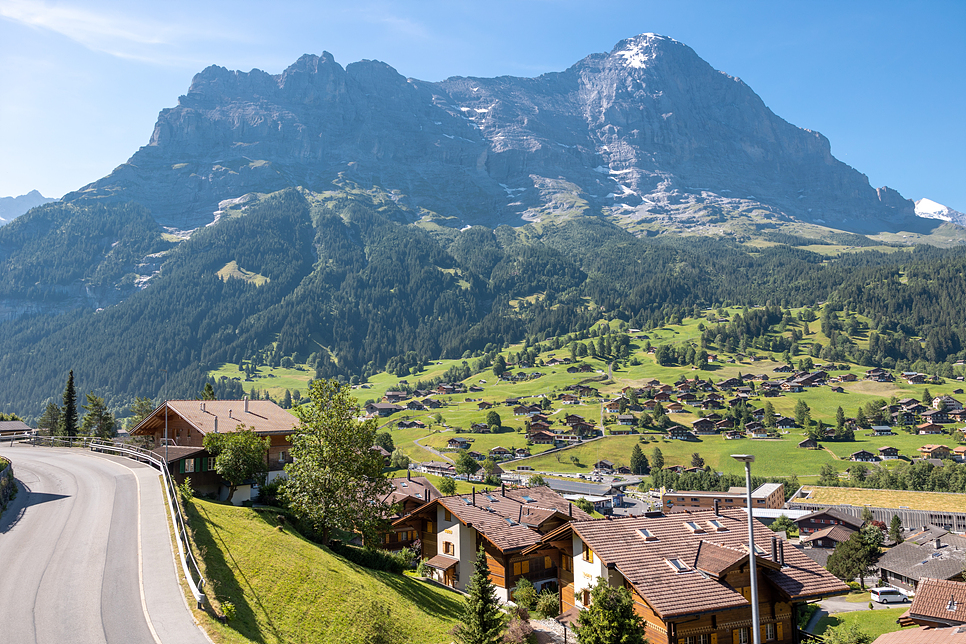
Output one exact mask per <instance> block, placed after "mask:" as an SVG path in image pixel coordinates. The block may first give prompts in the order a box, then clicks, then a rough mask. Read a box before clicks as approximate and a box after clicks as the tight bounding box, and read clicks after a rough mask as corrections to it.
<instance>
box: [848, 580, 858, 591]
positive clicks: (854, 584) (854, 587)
mask: <svg viewBox="0 0 966 644" xmlns="http://www.w3.org/2000/svg"><path fill="white" fill-rule="evenodd" d="M845 583H846V584H848V586H849V590H859V589H860V588H861V586H860V585H859V582H857V581H847V582H845Z"/></svg>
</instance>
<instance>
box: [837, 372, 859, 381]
mask: <svg viewBox="0 0 966 644" xmlns="http://www.w3.org/2000/svg"><path fill="white" fill-rule="evenodd" d="M858 379H859V377H858V376H856V375H855V374H854V373H843V374H842V375H841V376H839V382H855V381H856V380H858Z"/></svg>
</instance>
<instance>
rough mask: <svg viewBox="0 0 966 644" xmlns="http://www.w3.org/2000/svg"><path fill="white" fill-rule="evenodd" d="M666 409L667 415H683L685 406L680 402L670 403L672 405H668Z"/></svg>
mask: <svg viewBox="0 0 966 644" xmlns="http://www.w3.org/2000/svg"><path fill="white" fill-rule="evenodd" d="M665 409H666V410H667V413H669V414H683V413H684V405H682V404H681V403H679V402H670V403H668V404H667V407H665Z"/></svg>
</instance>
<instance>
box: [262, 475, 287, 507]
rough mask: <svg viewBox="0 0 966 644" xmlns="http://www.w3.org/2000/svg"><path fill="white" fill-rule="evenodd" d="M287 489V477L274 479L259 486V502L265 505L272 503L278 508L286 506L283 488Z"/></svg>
mask: <svg viewBox="0 0 966 644" xmlns="http://www.w3.org/2000/svg"><path fill="white" fill-rule="evenodd" d="M284 489H285V477H282V476H280V477H278V478H275V479H272V480H271V481H269V482H268V483H266V484H265V485H262V486H260V487H259V488H258V502H259V503H261V504H263V505H271V506H274V507H277V508H284V507H285V502H284V501H283V498H284V497H283V494H282V492H283V490H284Z"/></svg>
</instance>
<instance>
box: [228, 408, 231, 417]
mask: <svg viewBox="0 0 966 644" xmlns="http://www.w3.org/2000/svg"><path fill="white" fill-rule="evenodd" d="M228 417H229V418H231V410H230V409H229V410H228Z"/></svg>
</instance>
